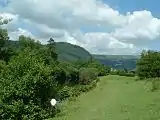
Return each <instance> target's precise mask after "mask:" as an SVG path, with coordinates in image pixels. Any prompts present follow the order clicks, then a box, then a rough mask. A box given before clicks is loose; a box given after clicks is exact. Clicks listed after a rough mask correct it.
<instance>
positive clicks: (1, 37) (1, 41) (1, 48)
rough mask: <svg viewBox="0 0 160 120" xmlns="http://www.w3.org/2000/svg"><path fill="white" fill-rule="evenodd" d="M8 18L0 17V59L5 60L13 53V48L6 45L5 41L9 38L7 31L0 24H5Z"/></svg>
mask: <svg viewBox="0 0 160 120" xmlns="http://www.w3.org/2000/svg"><path fill="white" fill-rule="evenodd" d="M8 22H9V20H3V19H2V18H0V60H4V61H7V62H8V60H9V59H10V57H11V56H12V55H13V54H14V53H13V50H12V49H11V48H9V47H7V46H6V43H7V42H8V40H9V36H8V31H7V29H4V28H3V27H2V26H3V25H4V24H7V23H8Z"/></svg>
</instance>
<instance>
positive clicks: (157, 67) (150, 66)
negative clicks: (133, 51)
mask: <svg viewBox="0 0 160 120" xmlns="http://www.w3.org/2000/svg"><path fill="white" fill-rule="evenodd" d="M137 74H138V76H139V77H140V78H153V77H160V52H156V51H147V52H146V51H143V53H142V55H141V58H140V60H139V61H138V62H137Z"/></svg>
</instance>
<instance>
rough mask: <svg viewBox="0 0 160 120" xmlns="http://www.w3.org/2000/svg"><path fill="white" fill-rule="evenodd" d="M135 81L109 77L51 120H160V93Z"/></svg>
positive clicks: (147, 85)
mask: <svg viewBox="0 0 160 120" xmlns="http://www.w3.org/2000/svg"><path fill="white" fill-rule="evenodd" d="M150 88H151V84H150V83H147V84H146V83H145V82H144V81H138V82H136V81H134V78H129V77H119V76H107V77H102V78H101V82H100V84H99V85H98V87H97V88H95V89H94V90H92V91H90V92H88V93H86V94H83V95H81V96H80V97H79V98H77V100H76V101H72V102H69V101H68V102H66V103H64V108H63V112H62V113H61V114H60V116H58V117H57V118H53V119H50V120H159V119H160V96H159V94H160V91H157V92H150Z"/></svg>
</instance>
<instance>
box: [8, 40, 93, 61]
mask: <svg viewBox="0 0 160 120" xmlns="http://www.w3.org/2000/svg"><path fill="white" fill-rule="evenodd" d="M8 45H10V46H13V47H14V48H16V49H17V48H19V42H18V41H9V43H8ZM56 52H57V53H58V55H59V60H64V61H76V60H84V61H86V60H89V59H90V57H91V56H92V55H91V54H90V53H89V52H88V51H86V50H85V49H84V48H82V47H80V46H77V45H73V44H70V43H67V42H56Z"/></svg>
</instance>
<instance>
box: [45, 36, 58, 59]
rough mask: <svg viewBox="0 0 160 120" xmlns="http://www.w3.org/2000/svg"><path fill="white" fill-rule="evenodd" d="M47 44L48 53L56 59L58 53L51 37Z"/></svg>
mask: <svg viewBox="0 0 160 120" xmlns="http://www.w3.org/2000/svg"><path fill="white" fill-rule="evenodd" d="M47 46H48V50H49V55H50V57H51V59H53V60H57V59H58V54H57V53H56V43H55V41H54V39H53V38H50V39H49V41H48V44H47Z"/></svg>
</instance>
